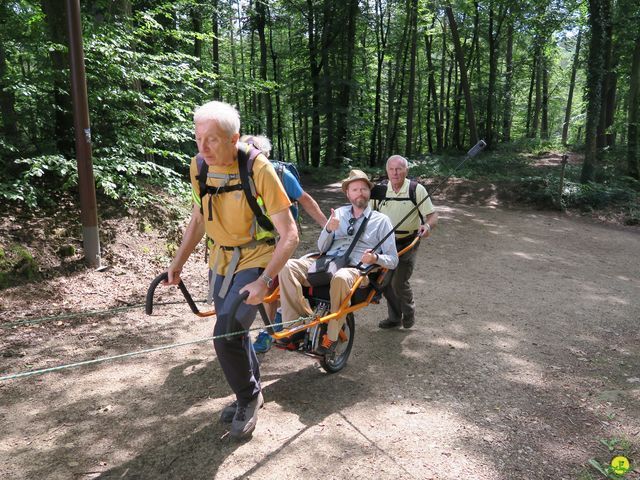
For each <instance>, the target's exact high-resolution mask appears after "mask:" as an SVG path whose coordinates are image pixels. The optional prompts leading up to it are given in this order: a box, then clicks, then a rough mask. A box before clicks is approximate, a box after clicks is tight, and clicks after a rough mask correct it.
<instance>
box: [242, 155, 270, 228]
mask: <svg viewBox="0 0 640 480" xmlns="http://www.w3.org/2000/svg"><path fill="white" fill-rule="evenodd" d="M259 154H260V150H258V149H257V148H250V147H249V148H246V149H245V148H244V146H240V147H239V148H238V170H239V172H240V183H241V185H242V190H243V191H244V196H245V197H246V199H247V203H249V207H251V210H252V211H253V214H254V215H255V217H256V221H257V222H258V225H260V226H261V227H262V228H264V229H265V230H268V231H270V232H272V231H273V229H274V227H273V223H271V220H269V218H268V217H267V216H266V215H265V214H264V212H263V211H262V209H261V208H260V205H258V200H257V199H256V194H257V192H256V188H255V183H254V181H253V164H254V162H255V159H256V157H257V156H258V155H259Z"/></svg>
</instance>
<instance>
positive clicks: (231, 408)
mask: <svg viewBox="0 0 640 480" xmlns="http://www.w3.org/2000/svg"><path fill="white" fill-rule="evenodd" d="M237 408H238V401H237V400H234V401H233V403H230V404H229V405H227V406H226V407H224V408H223V409H222V413H221V414H220V421H221V422H222V423H231V422H233V417H235V415H236V409H237Z"/></svg>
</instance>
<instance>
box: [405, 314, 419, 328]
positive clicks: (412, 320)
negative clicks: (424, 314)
mask: <svg viewBox="0 0 640 480" xmlns="http://www.w3.org/2000/svg"><path fill="white" fill-rule="evenodd" d="M414 323H416V317H414V316H413V315H411V316H410V317H407V316H406V315H403V316H402V326H403V327H404V328H411V327H413V324H414Z"/></svg>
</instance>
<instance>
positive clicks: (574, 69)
mask: <svg viewBox="0 0 640 480" xmlns="http://www.w3.org/2000/svg"><path fill="white" fill-rule="evenodd" d="M581 38H582V30H578V38H577V39H576V52H575V54H574V56H573V66H572V67H571V81H570V82H569V95H568V98H567V109H566V110H565V112H564V123H563V124H562V145H566V144H567V140H568V138H569V122H570V121H571V104H572V103H573V90H574V89H575V86H576V74H577V72H578V65H579V64H580V40H581Z"/></svg>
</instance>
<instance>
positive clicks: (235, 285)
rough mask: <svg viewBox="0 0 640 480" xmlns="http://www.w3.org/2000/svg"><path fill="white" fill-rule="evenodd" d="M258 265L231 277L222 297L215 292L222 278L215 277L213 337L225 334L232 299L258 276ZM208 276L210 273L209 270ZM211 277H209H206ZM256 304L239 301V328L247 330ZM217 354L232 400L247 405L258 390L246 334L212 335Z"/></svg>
mask: <svg viewBox="0 0 640 480" xmlns="http://www.w3.org/2000/svg"><path fill="white" fill-rule="evenodd" d="M262 270H263V269H262V268H249V269H247V270H241V271H240V272H237V273H236V274H235V275H234V276H233V280H232V281H231V285H230V286H229V291H228V292H227V295H226V296H225V297H224V298H220V296H219V295H218V293H219V292H220V287H221V286H222V281H223V280H224V277H223V276H221V275H216V276H215V285H214V289H213V302H214V304H215V307H216V325H215V327H214V329H213V334H214V336H218V335H223V334H225V333H227V325H228V323H229V321H230V318H229V313H230V310H231V305H232V304H233V301H234V300H235V299H236V298H237V297H238V295H239V294H240V289H241V288H242V287H244V286H245V285H247V284H249V283H251V282H253V281H255V280H257V279H258V277H259V276H260V274H261V273H262ZM209 276H210V277H212V276H213V275H212V273H211V272H209ZM210 280H211V279H210ZM257 311H258V306H257V305H247V304H246V303H242V304H241V305H240V307H239V308H238V311H237V312H236V320H237V321H238V322H239V323H240V324H241V325H242V327H243V328H245V329H249V328H250V327H251V324H252V323H253V321H254V320H255V317H256V312H257ZM213 347H214V348H215V351H216V354H217V356H218V362H220V367H221V368H222V371H223V373H224V376H225V377H226V379H227V383H229V386H230V387H231V390H233V393H235V394H236V399H237V400H238V403H239V404H240V405H247V404H248V403H249V402H250V401H251V400H253V399H254V398H256V397H257V396H258V393H259V392H260V388H261V387H260V367H259V364H258V359H257V357H256V352H255V351H254V350H253V346H252V345H251V339H250V338H249V334H248V333H246V334H244V335H237V336H235V337H231V339H230V340H227V338H216V339H215V340H214V341H213Z"/></svg>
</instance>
